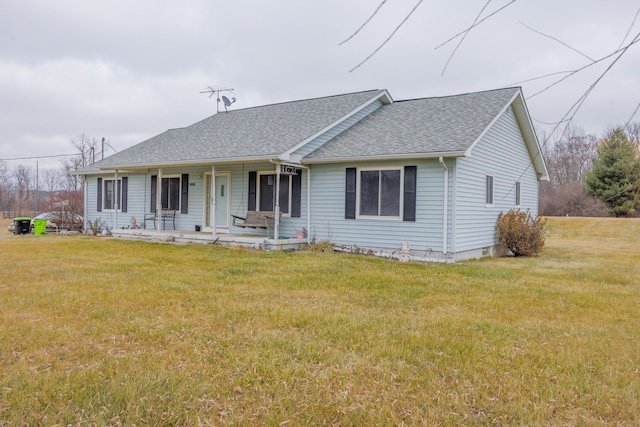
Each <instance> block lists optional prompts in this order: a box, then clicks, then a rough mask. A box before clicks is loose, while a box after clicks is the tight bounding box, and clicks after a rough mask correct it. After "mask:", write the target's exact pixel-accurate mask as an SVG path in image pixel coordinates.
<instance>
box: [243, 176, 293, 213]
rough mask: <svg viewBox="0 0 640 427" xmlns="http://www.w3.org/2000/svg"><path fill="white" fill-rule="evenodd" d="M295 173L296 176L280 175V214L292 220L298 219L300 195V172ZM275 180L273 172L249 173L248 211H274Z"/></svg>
mask: <svg viewBox="0 0 640 427" xmlns="http://www.w3.org/2000/svg"><path fill="white" fill-rule="evenodd" d="M296 172H297V173H296V175H280V212H281V213H282V214H283V215H287V216H290V217H293V218H299V217H300V207H301V195H302V171H301V170H299V169H298V170H297V171H296ZM276 179H277V175H276V174H275V173H273V172H249V201H248V210H258V211H273V210H274V209H275V200H276V198H275V194H276Z"/></svg>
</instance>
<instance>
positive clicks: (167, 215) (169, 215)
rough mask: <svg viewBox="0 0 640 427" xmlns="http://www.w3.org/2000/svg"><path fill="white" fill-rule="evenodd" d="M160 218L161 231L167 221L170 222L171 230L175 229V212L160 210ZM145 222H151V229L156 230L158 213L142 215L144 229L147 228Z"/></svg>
mask: <svg viewBox="0 0 640 427" xmlns="http://www.w3.org/2000/svg"><path fill="white" fill-rule="evenodd" d="M160 217H161V218H162V229H164V228H165V224H166V221H167V220H170V221H171V224H172V225H173V229H174V230H175V229H176V211H175V210H172V209H162V212H161V214H160ZM147 221H153V228H156V221H158V211H156V212H153V213H148V214H144V228H145V230H146V228H147Z"/></svg>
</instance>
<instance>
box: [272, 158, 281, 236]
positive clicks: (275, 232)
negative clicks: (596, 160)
mask: <svg viewBox="0 0 640 427" xmlns="http://www.w3.org/2000/svg"><path fill="white" fill-rule="evenodd" d="M273 214H274V216H275V218H274V221H273V238H274V239H275V240H278V239H279V238H280V164H279V163H276V197H275V206H274V209H273Z"/></svg>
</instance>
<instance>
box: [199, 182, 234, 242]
mask: <svg viewBox="0 0 640 427" xmlns="http://www.w3.org/2000/svg"><path fill="white" fill-rule="evenodd" d="M229 181H230V179H229V173H228V172H224V173H219V174H218V173H217V174H216V230H218V229H229V215H230V214H229V207H230V205H229V192H230V186H229ZM204 191H205V197H204V199H205V204H204V218H205V219H204V227H205V230H208V231H210V230H211V229H212V227H211V216H212V215H211V174H210V173H209V174H206V175H205V185H204Z"/></svg>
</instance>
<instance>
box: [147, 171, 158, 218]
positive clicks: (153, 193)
mask: <svg viewBox="0 0 640 427" xmlns="http://www.w3.org/2000/svg"><path fill="white" fill-rule="evenodd" d="M157 191H158V175H151V209H150V210H149V212H152V213H153V212H155V211H156V192H157Z"/></svg>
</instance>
